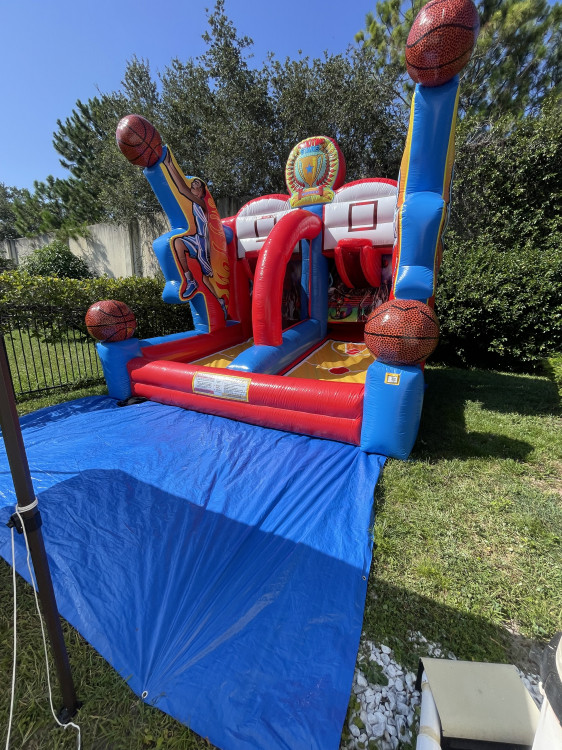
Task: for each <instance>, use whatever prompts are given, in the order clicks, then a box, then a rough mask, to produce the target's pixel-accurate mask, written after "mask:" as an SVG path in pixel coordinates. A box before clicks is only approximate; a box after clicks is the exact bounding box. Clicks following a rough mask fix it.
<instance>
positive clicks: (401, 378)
mask: <svg viewBox="0 0 562 750" xmlns="http://www.w3.org/2000/svg"><path fill="white" fill-rule="evenodd" d="M477 33H478V16H477V13H476V10H475V8H474V6H473V5H472V3H471V2H470V0H433V1H432V2H430V3H428V4H427V5H426V6H425V7H424V8H423V9H422V11H421V13H420V15H419V16H418V18H417V19H416V21H415V23H414V26H413V27H412V30H411V32H410V36H409V37H408V44H407V50H406V60H407V66H408V72H409V73H410V75H411V76H412V77H413V78H414V80H416V81H418V83H417V85H416V89H415V93H414V96H413V100H412V105H411V115H410V122H409V128H408V135H407V139H406V144H405V150H404V154H403V158H402V164H401V169H400V174H399V177H398V181H395V180H392V179H386V178H379V177H373V178H368V179H362V180H357V181H354V182H349V183H346V182H345V173H346V169H345V157H344V155H343V154H342V152H341V150H340V148H339V147H338V144H337V143H336V142H335V141H334V140H333V139H332V138H330V137H327V136H315V137H310V138H306V139H305V140H303V141H301V142H300V143H298V144H297V145H296V146H295V147H294V149H293V150H292V152H291V153H290V154H289V156H288V161H287V165H286V170H285V178H286V185H287V193H286V194H275V195H265V196H261V197H258V198H255V199H253V200H251V201H249V202H248V203H246V205H244V206H243V207H242V208H241V209H240V210H239V211H238V213H237V214H236V216H233V217H229V218H224V219H221V218H220V216H219V214H218V211H217V208H216V205H215V203H214V201H213V198H212V196H211V193H210V191H209V189H208V186H207V185H206V184H205V182H204V181H203V180H202V179H200V178H198V177H186V176H184V174H183V172H182V170H181V168H180V166H179V164H178V163H177V161H176V160H175V158H174V156H173V154H172V152H171V151H170V149H169V148H168V147H167V146H165V145H163V144H162V142H161V139H160V136H159V134H158V131H157V130H156V129H155V128H154V126H153V125H152V124H151V123H149V122H148V121H147V120H145V119H144V118H142V117H140V116H138V115H129V116H127V117H125V118H123V119H122V120H121V122H120V123H119V125H118V128H117V142H118V145H119V148H120V149H121V151H122V152H123V153H124V154H125V156H126V157H127V158H128V159H129V160H130V161H131V162H132V163H134V164H137V165H139V166H142V167H143V168H144V174H145V176H146V178H147V179H148V181H149V183H150V185H151V186H152V188H153V190H154V192H155V194H156V196H157V197H158V199H159V201H160V203H161V205H162V208H163V209H164V211H165V212H166V214H167V216H168V219H169V221H170V226H171V227H172V228H171V230H170V231H169V232H167V233H166V234H164V235H162V236H161V237H159V238H158V239H156V241H155V242H154V251H155V254H156V256H157V258H158V261H159V263H160V266H161V268H162V271H163V274H164V277H165V280H166V283H165V287H164V292H163V299H164V300H165V301H166V302H169V303H171V304H189V305H190V306H191V311H192V314H193V321H194V330H191V331H186V332H182V333H177V334H174V335H170V336H163V337H159V338H153V339H144V340H142V339H138V338H134V337H133V335H132V333H133V331H134V325H133V322H132V321H133V320H134V316H133V315H132V313H131V311H130V310H128V308H127V309H123V308H124V307H126V306H123V305H122V303H119V302H117V301H112V300H109V301H107V300H106V301H103V302H100V303H97V304H96V305H94V306H92V308H90V310H89V311H88V317H87V323H88V326H89V329H90V331H91V333H92V334H93V335H94V336H96V337H97V338H98V339H100V343H98V352H99V355H100V358H101V361H102V365H103V369H104V374H105V377H106V380H107V385H108V389H109V394H110V396H112V397H115V398H116V399H120V400H126V399H128V398H129V397H146V398H148V399H151V400H154V401H158V402H162V403H165V404H171V405H175V406H179V407H182V408H185V409H191V410H194V411H200V412H207V413H210V414H214V415H218V416H222V417H227V418H229V419H236V420H240V421H244V422H248V423H252V424H255V425H259V426H262V427H269V428H274V429H279V430H286V431H289V432H296V433H301V434H305V435H311V436H316V437H320V438H327V439H330V440H337V441H342V442H345V443H351V444H354V445H358V446H360V447H361V449H362V450H364V451H366V452H369V453H379V454H382V455H386V456H392V457H396V458H401V459H405V458H407V456H408V455H409V453H410V451H411V449H412V447H413V444H414V441H415V439H416V435H417V431H418V426H419V421H420V416H421V410H422V402H423V393H424V377H423V363H424V361H425V359H426V357H427V356H429V354H431V352H432V351H433V349H434V348H435V346H436V344H437V339H438V335H439V328H438V323H437V319H436V317H435V314H434V313H433V309H432V308H433V302H434V296H435V288H436V282H437V274H438V270H439V265H440V262H441V257H442V235H443V231H444V229H445V225H446V222H447V217H448V211H449V203H450V190H451V177H452V168H453V159H454V131H455V122H456V113H457V105H458V89H459V78H458V75H457V74H458V72H459V71H460V70H461V69H462V67H463V66H464V65H465V64H466V62H467V61H468V59H469V57H470V53H471V50H472V47H473V45H474V42H475V40H476V35H477Z"/></svg>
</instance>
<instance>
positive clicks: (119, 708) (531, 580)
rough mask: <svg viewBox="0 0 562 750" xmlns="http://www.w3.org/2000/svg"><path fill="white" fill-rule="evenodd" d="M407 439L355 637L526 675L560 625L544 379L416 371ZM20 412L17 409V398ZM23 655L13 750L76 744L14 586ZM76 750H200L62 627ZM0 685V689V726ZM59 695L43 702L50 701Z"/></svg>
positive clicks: (555, 490)
mask: <svg viewBox="0 0 562 750" xmlns="http://www.w3.org/2000/svg"><path fill="white" fill-rule="evenodd" d="M426 379H427V383H428V389H427V393H426V398H425V405H424V413H423V418H422V425H421V428H420V433H419V437H418V441H417V443H416V446H415V449H414V451H413V453H412V457H411V459H410V460H409V461H408V462H399V461H394V460H390V461H388V462H387V465H386V467H385V469H384V472H383V475H382V478H381V480H380V481H379V484H378V486H377V489H376V493H375V499H376V503H377V516H376V523H375V527H374V537H375V542H376V550H375V554H374V557H373V564H372V570H371V576H370V580H369V587H368V592H367V602H366V607H365V617H364V637H365V638H367V639H369V640H372V641H375V642H377V643H386V644H387V645H389V646H391V647H392V648H393V649H394V651H395V654H396V656H397V658H398V660H399V661H401V663H402V664H403V665H404V666H407V667H409V668H411V669H412V668H415V666H416V664H417V660H418V658H419V656H420V655H423V654H424V650H423V646H420V645H417V644H413V643H412V641H411V640H410V637H411V634H412V632H418V631H419V632H421V633H423V635H424V636H425V637H426V638H427V639H429V640H430V641H435V642H439V643H441V644H442V645H443V647H444V648H445V650H450V651H452V652H454V653H455V654H456V656H457V657H459V658H462V659H474V660H479V661H500V662H511V663H515V664H517V665H519V666H521V667H522V668H524V669H527V670H531V671H535V672H536V671H537V664H536V662H537V659H538V658H540V654H541V652H542V648H543V645H544V643H545V642H546V641H547V640H548V639H549V638H550V637H551V636H552V635H553V634H554V633H555V632H556V631H557V630H560V629H562V621H561V613H562V564H561V563H562V479H561V476H562V429H561V428H562V420H561V416H560V400H559V392H558V389H557V387H556V383H555V380H554V379H549V378H547V377H531V376H525V375H508V374H502V373H494V372H485V371H481V370H471V371H464V370H455V369H447V368H440V367H428V368H427V370H426ZM25 407H27V404H25ZM18 596H19V597H20V608H19V611H20V632H21V636H20V638H21V650H20V655H19V660H20V661H19V672H18V675H19V676H18V689H17V696H16V697H17V710H16V717H15V728H14V731H13V740H12V747H14V748H19V747H21V748H26V750H32V749H33V750H35V749H36V748H37V750H39V748H45V747H49V748H65V749H66V748H74V747H75V746H76V745H75V738H74V737H73V736H72V735H70V730H68V731H67V732H64V731H62V730H60V729H58V728H57V727H56V726H54V722H53V720H52V718H51V716H50V713H49V710H48V707H47V702H46V686H45V677H44V667H43V666H42V657H41V650H40V649H41V646H40V636H39V630H38V626H37V620H36V616H35V615H34V613H33V606H34V605H33V599H32V596H31V592H30V589H29V587H28V586H27V585H25V584H24V583H23V582H21V581H19V583H18ZM10 602H11V579H10V570H9V568H8V566H7V565H6V564H5V563H2V564H1V565H0V669H1V670H2V674H3V675H5V676H6V675H8V674H9V673H10V669H11V637H12V636H11V618H10V609H11V604H10ZM64 628H65V635H66V639H67V645H68V650H69V653H70V658H71V663H72V668H73V672H74V678H75V681H76V686H77V692H78V694H79V697H80V699H81V700H82V702H83V707H82V709H81V710H80V712H79V714H78V716H77V719H78V721H79V722H80V724H81V726H82V731H83V747H84V748H86V749H87V750H121V749H123V750H131V749H134V748H138V749H139V750H143V749H144V748H158V747H162V748H172V750H174V749H176V748H177V749H178V750H180V749H181V750H191V749H192V748H193V750H202V749H203V748H209V747H211V745H209V744H208V743H207V742H206V741H205V740H203V739H201V738H199V737H197V736H196V735H194V734H192V733H191V732H190V731H189V730H188V729H187V728H186V727H183V726H182V725H180V724H178V723H177V722H175V721H174V720H173V719H171V718H169V717H167V716H165V715H164V714H162V713H160V712H159V711H158V710H157V709H153V708H150V707H148V706H146V705H144V704H143V702H142V701H141V700H139V699H138V698H137V697H136V696H135V695H134V694H133V693H132V692H131V691H130V690H129V688H128V687H127V685H126V684H125V683H124V682H123V681H122V680H121V679H120V678H119V677H118V676H117V674H116V673H115V672H114V670H113V669H112V668H111V667H109V666H108V665H107V664H106V663H105V662H104V661H103V659H102V658H101V657H100V656H99V655H98V654H96V653H95V652H94V651H93V649H92V648H91V647H90V646H89V645H88V644H86V643H85V642H84V641H83V639H82V638H81V637H80V636H79V635H78V634H77V633H76V632H75V631H74V630H73V629H72V628H70V627H69V626H67V625H66V624H65V625H64ZM8 682H9V680H8V679H7V678H6V677H5V679H4V680H3V683H2V686H1V687H0V724H1V725H3V726H5V725H6V717H7V714H8V704H9V685H8ZM59 703H60V700H58V699H57V700H56V701H55V706H58V705H59Z"/></svg>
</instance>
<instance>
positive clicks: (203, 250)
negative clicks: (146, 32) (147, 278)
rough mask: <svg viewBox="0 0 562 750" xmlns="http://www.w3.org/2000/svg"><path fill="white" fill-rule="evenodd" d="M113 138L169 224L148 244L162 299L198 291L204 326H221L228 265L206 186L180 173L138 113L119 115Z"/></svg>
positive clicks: (185, 297)
mask: <svg viewBox="0 0 562 750" xmlns="http://www.w3.org/2000/svg"><path fill="white" fill-rule="evenodd" d="M115 137H116V140H117V145H118V147H119V149H120V150H121V152H122V153H123V154H124V155H125V156H126V157H127V159H128V160H129V161H130V162H131V164H135V165H136V166H139V167H144V173H145V175H146V177H147V179H148V181H149V182H150V184H151V185H152V188H153V190H154V192H155V194H156V196H157V198H158V200H159V201H160V203H161V205H162V207H163V208H164V210H165V211H166V213H167V215H168V218H169V220H170V223H171V224H172V226H173V227H175V229H172V231H171V232H168V233H167V234H166V235H163V236H162V237H160V238H158V240H157V241H156V242H155V245H154V251H155V253H156V256H157V258H158V261H159V262H160V265H161V267H162V270H163V272H164V277H165V279H166V285H165V286H164V292H163V294H162V297H163V299H164V301H165V302H170V303H172V304H173V303H177V302H187V301H188V300H192V299H193V297H194V296H195V295H201V296H202V298H203V299H202V300H200V299H199V298H198V299H197V300H195V301H194V302H196V303H197V305H198V308H199V310H200V311H202V306H201V304H200V303H201V302H203V301H204V305H203V306H204V308H205V311H204V312H205V313H206V318H207V322H208V324H209V327H210V330H216V329H218V328H221V327H224V326H225V325H226V318H227V309H228V304H229V300H230V266H229V262H228V253H227V248H226V238H225V235H224V230H223V226H222V222H221V219H220V216H219V212H218V211H217V207H216V205H215V202H214V200H213V197H212V195H211V194H210V192H209V190H208V188H207V186H206V185H205V183H204V182H203V180H201V179H199V178H198V177H185V176H184V174H183V172H182V170H181V168H180V166H179V165H178V163H177V161H176V159H175V158H174V155H173V154H172V152H171V150H170V149H169V147H168V146H164V145H163V144H162V139H161V137H160V133H159V132H158V130H157V129H156V128H155V127H154V125H152V123H150V122H149V121H148V120H146V119H145V118H144V117H142V116H141V115H136V114H131V115H127V116H126V117H123V118H122V119H121V120H120V121H119V124H118V126H117V131H116V133H115ZM180 227H181V228H180ZM170 261H172V262H171V263H170ZM178 278H179V282H178ZM198 314H201V312H199V313H198Z"/></svg>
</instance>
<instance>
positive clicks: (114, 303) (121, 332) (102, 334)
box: [86, 299, 137, 343]
mask: <svg viewBox="0 0 562 750" xmlns="http://www.w3.org/2000/svg"><path fill="white" fill-rule="evenodd" d="M136 327H137V321H136V320H135V315H134V313H133V311H132V310H131V309H130V307H127V305H126V304H125V303H124V302H119V300H116V299H104V300H102V301H101V302H95V303H94V304H93V305H91V306H90V307H89V308H88V312H87V313H86V328H87V329H88V332H89V333H90V335H91V336H93V337H94V338H95V339H98V341H103V342H105V343H109V342H113V341H125V339H130V338H131V336H132V335H133V334H134V332H135V330H136Z"/></svg>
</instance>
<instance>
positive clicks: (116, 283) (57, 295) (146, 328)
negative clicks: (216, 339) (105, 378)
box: [0, 271, 193, 338]
mask: <svg viewBox="0 0 562 750" xmlns="http://www.w3.org/2000/svg"><path fill="white" fill-rule="evenodd" d="M162 286H163V284H162V281H161V280H159V279H144V278H140V277H138V276H130V277H127V278H121V279H110V278H109V277H102V278H97V279H65V278H62V279H61V278H54V277H41V276H39V277H37V276H32V275H31V274H30V273H28V272H27V271H13V272H11V273H9V272H5V273H0V311H1V309H2V307H6V308H12V307H13V306H15V305H17V306H21V307H30V306H36V305H41V306H49V307H51V308H52V309H53V315H56V314H57V312H59V313H61V314H64V313H65V312H66V311H71V310H81V311H83V315H85V314H86V310H87V309H88V307H89V306H90V305H93V304H94V302H99V301H100V300H102V299H117V300H121V301H122V302H124V303H125V304H126V305H128V306H129V307H130V308H131V310H132V311H133V312H134V313H135V317H136V319H137V324H138V327H137V333H136V335H137V336H138V337H139V338H149V337H151V336H160V335H163V334H168V333H177V332H180V331H187V330H190V329H192V328H193V321H192V317H191V310H190V307H189V305H169V304H167V303H166V302H163V300H162V296H161V295H162ZM83 331H84V333H85V332H86V326H85V325H84V327H83Z"/></svg>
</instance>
